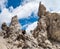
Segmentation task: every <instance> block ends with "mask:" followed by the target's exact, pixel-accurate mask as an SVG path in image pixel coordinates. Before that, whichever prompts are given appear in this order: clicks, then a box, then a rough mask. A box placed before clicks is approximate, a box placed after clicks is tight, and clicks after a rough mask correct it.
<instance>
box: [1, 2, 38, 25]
mask: <svg viewBox="0 0 60 49" xmlns="http://www.w3.org/2000/svg"><path fill="white" fill-rule="evenodd" d="M38 5H39V4H38V3H35V2H29V3H26V4H24V5H23V6H19V7H17V8H15V9H13V7H11V8H10V11H11V10H12V12H10V11H9V9H7V8H4V9H3V10H2V12H1V13H0V24H2V23H3V22H6V23H9V22H10V20H11V18H12V17H13V16H14V15H17V16H18V19H20V18H26V17H28V16H30V15H31V13H32V12H37V10H38Z"/></svg>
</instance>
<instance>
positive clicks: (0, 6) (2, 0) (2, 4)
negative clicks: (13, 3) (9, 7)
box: [0, 0, 7, 10]
mask: <svg viewBox="0 0 60 49" xmlns="http://www.w3.org/2000/svg"><path fill="white" fill-rule="evenodd" d="M6 3H7V0H0V9H1V10H2V9H3V8H5V5H6Z"/></svg>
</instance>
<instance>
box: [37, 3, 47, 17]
mask: <svg viewBox="0 0 60 49" xmlns="http://www.w3.org/2000/svg"><path fill="white" fill-rule="evenodd" d="M45 12H46V7H45V6H44V5H43V4H41V2H40V3H39V9H38V16H39V17H41V16H42V15H44V14H45Z"/></svg>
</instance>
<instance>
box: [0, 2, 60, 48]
mask: <svg viewBox="0 0 60 49" xmlns="http://www.w3.org/2000/svg"><path fill="white" fill-rule="evenodd" d="M38 16H39V17H40V19H39V20H38V25H37V27H36V28H35V29H34V30H33V31H32V34H30V35H28V34H26V31H25V30H21V29H20V24H19V22H18V18H17V16H14V17H12V19H11V23H10V25H9V26H7V25H6V23H3V24H2V26H1V29H2V31H1V33H0V49H60V43H59V42H57V41H60V34H59V32H60V15H59V14H57V13H50V12H48V11H46V8H45V6H44V5H43V4H41V3H40V6H39V10H38ZM50 38H52V39H53V40H57V41H56V42H55V41H53V40H51V39H50Z"/></svg>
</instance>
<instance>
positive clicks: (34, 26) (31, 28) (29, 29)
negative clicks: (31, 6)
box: [26, 21, 38, 33]
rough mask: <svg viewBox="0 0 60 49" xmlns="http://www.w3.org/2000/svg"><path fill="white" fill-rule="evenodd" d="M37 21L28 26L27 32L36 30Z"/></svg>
mask: <svg viewBox="0 0 60 49" xmlns="http://www.w3.org/2000/svg"><path fill="white" fill-rule="evenodd" d="M37 23H38V22H37V21H36V22H34V23H32V24H30V25H28V27H27V29H26V32H27V33H29V32H30V31H31V30H34V29H35V28H36V27H37Z"/></svg>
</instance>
